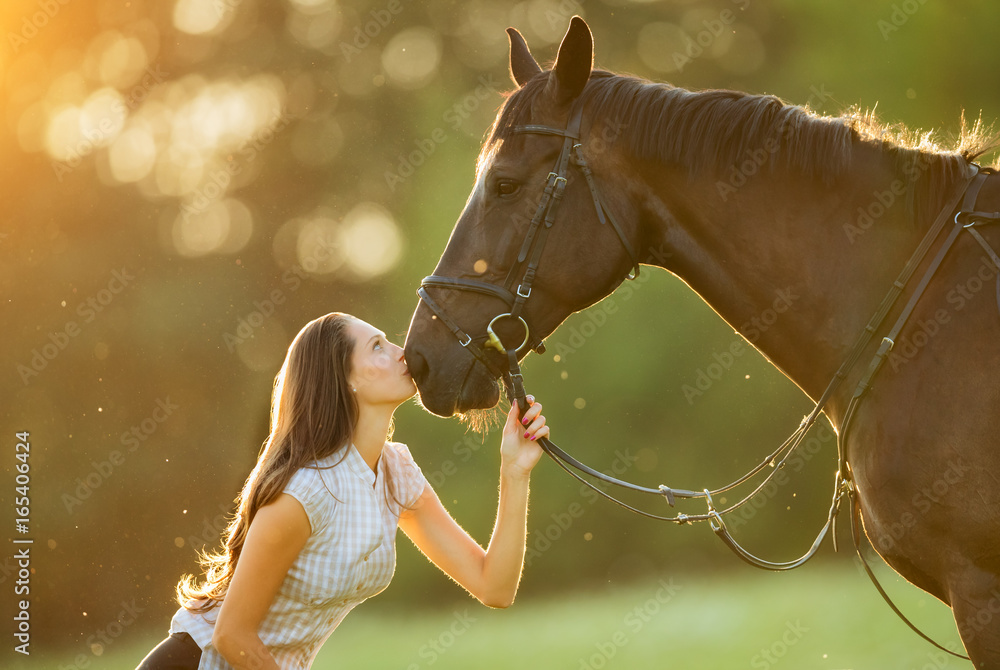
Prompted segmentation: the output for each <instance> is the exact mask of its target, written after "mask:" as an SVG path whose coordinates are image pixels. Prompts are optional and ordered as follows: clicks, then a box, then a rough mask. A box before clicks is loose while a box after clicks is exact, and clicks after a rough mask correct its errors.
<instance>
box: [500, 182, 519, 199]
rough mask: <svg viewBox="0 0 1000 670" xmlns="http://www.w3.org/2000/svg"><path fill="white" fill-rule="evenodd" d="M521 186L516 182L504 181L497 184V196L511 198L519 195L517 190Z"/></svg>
mask: <svg viewBox="0 0 1000 670" xmlns="http://www.w3.org/2000/svg"><path fill="white" fill-rule="evenodd" d="M519 188H520V185H519V184H518V183H517V182H516V181H510V180H509V179H505V180H503V181H498V182H497V195H499V196H511V195H514V194H515V193H517V189H519Z"/></svg>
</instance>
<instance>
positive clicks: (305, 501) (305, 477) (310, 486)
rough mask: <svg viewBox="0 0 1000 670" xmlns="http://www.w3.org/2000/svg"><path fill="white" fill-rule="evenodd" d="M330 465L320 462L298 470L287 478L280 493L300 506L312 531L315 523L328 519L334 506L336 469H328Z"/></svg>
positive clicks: (336, 486)
mask: <svg viewBox="0 0 1000 670" xmlns="http://www.w3.org/2000/svg"><path fill="white" fill-rule="evenodd" d="M331 465H332V464H330V463H325V461H320V462H318V463H316V462H314V463H310V464H308V465H305V466H303V467H301V468H299V469H298V470H296V471H295V472H294V473H293V474H292V476H291V478H289V480H288V483H287V484H285V488H284V490H283V491H282V492H283V493H286V494H288V495H290V496H292V497H293V498H295V499H296V500H298V501H299V502H300V503H301V504H302V506H303V507H304V508H305V510H306V513H307V514H308V515H309V519H310V522H311V523H312V524H313V529H314V530H315V529H316V526H317V522H318V521H320V520H321V519H324V518H326V517H328V516H329V514H330V513H331V512H332V508H333V506H334V505H335V504H336V500H337V498H336V496H337V489H338V488H339V486H338V481H337V477H336V476H335V473H336V470H337V468H335V467H330V466H331Z"/></svg>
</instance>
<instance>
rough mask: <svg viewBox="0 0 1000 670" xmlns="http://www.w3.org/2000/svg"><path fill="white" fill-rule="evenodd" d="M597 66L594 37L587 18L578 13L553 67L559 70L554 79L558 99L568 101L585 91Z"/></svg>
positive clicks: (554, 71)
mask: <svg viewBox="0 0 1000 670" xmlns="http://www.w3.org/2000/svg"><path fill="white" fill-rule="evenodd" d="M593 68H594V37H593V35H591V33H590V27H589V26H588V25H587V22H586V21H584V20H583V19H581V18H580V17H579V16H574V17H573V19H572V20H571V21H570V22H569V28H568V29H567V30H566V35H565V36H564V37H563V40H562V44H560V45H559V55H558V56H556V64H555V65H554V66H553V67H552V72H553V73H554V74H555V77H553V78H552V79H551V80H550V84H549V86H550V88H553V91H554V93H555V97H556V100H557V101H558V102H559V103H560V104H568V103H570V102H572V101H573V100H575V99H576V97H577V96H578V95H580V93H582V92H583V87H584V86H586V85H587V81H588V80H589V79H590V72H591V70H593Z"/></svg>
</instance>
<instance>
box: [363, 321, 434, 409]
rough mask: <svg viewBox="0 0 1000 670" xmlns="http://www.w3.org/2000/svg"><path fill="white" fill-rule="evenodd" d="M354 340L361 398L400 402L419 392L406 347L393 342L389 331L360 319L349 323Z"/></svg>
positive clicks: (364, 400) (373, 400)
mask: <svg viewBox="0 0 1000 670" xmlns="http://www.w3.org/2000/svg"><path fill="white" fill-rule="evenodd" d="M348 329H349V332H350V333H351V337H352V338H353V340H354V352H353V354H352V367H353V369H352V371H351V378H350V379H349V380H348V381H349V382H350V384H351V387H352V388H354V389H357V390H356V391H355V394H356V395H357V398H358V401H359V402H361V403H368V404H392V405H393V407H395V406H397V405H399V404H400V403H401V402H403V401H404V400H407V399H408V398H412V397H413V396H414V394H415V393H416V392H417V386H416V384H414V383H413V378H412V377H410V373H409V371H407V369H406V361H405V360H403V349H402V347H398V346H396V345H395V344H393V343H392V342H389V341H388V340H387V339H386V337H385V333H383V332H382V331H381V330H379V329H377V328H375V327H374V326H372V325H371V324H368V323H365V322H364V321H361V320H360V319H355V320H352V321H351V323H350V325H349V326H348Z"/></svg>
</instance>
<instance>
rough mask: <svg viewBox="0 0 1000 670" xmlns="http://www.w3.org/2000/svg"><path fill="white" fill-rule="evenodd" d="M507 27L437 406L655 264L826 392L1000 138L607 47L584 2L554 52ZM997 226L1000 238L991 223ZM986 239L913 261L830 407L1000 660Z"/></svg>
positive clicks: (945, 586)
mask: <svg viewBox="0 0 1000 670" xmlns="http://www.w3.org/2000/svg"><path fill="white" fill-rule="evenodd" d="M507 32H508V35H509V38H510V61H509V67H510V74H511V76H512V79H513V81H514V83H515V85H516V88H515V89H514V90H513V92H512V93H510V94H509V95H508V96H507V97H506V99H505V101H504V102H503V103H502V105H501V107H500V109H499V111H498V114H497V117H496V120H495V122H494V124H493V127H492V129H491V131H490V133H489V135H488V138H487V140H486V141H485V143H484V144H483V146H482V149H481V152H480V155H479V159H478V162H477V165H476V172H475V183H474V186H473V188H472V191H471V193H470V195H469V198H468V201H467V202H466V205H465V207H464V209H463V211H462V213H461V215H460V216H459V218H458V220H457V222H456V223H455V226H454V229H453V230H452V233H451V237H450V239H449V241H448V244H447V247H446V248H445V250H444V252H443V253H442V255H441V257H440V260H439V262H438V264H437V266H436V268H435V269H434V274H433V275H432V277H429V278H428V280H425V283H424V285H423V286H422V288H421V290H420V295H421V300H420V301H419V302H418V304H417V307H416V309H415V311H414V313H413V317H412V320H411V323H410V327H409V330H408V332H407V336H406V342H405V347H404V355H405V359H406V361H407V364H408V366H409V370H410V372H411V374H412V376H413V379H414V380H415V382H416V384H417V387H418V390H419V394H420V402H421V404H422V405H423V407H424V408H425V409H427V410H428V411H430V412H432V413H435V414H438V415H441V416H452V415H454V414H456V413H464V412H469V411H471V410H477V409H483V408H490V407H493V406H495V405H496V404H497V403H498V402H499V400H500V393H501V383H500V381H499V380H500V378H501V376H502V375H503V372H504V366H505V364H506V363H507V362H508V360H509V362H511V363H512V364H516V362H517V361H518V360H521V359H523V357H524V356H525V355H527V354H528V353H530V351H531V350H536V351H540V350H542V348H543V347H544V342H543V341H544V338H545V337H546V336H548V335H549V334H550V333H552V332H553V331H554V330H555V329H556V328H557V327H558V326H559V324H560V323H562V322H563V320H565V319H566V318H567V317H568V316H569V315H570V314H572V313H574V312H577V311H580V310H583V309H586V308H587V307H588V306H590V305H593V304H594V303H596V302H598V301H600V300H601V299H603V298H604V297H606V296H608V295H609V294H610V293H611V292H613V291H614V290H615V289H616V288H617V287H618V286H619V285H620V284H621V283H622V282H624V281H627V280H628V278H629V277H632V276H634V275H635V274H636V273H637V272H639V271H640V270H641V268H642V267H659V268H663V269H665V270H667V271H668V272H671V273H673V274H674V275H676V276H677V277H679V278H680V279H682V280H683V281H684V282H685V283H686V284H687V285H688V286H690V288H691V289H693V290H694V291H695V292H696V293H697V294H698V295H699V296H701V298H702V299H703V300H704V301H705V302H706V303H708V305H709V306H711V307H712V308H713V309H714V310H715V311H716V312H717V313H718V314H719V315H720V316H721V317H722V318H723V319H724V320H725V321H726V322H727V323H728V324H730V325H731V326H732V327H733V328H734V330H736V331H737V332H738V333H740V335H742V336H743V337H744V338H745V339H746V340H747V341H748V342H749V343H751V344H752V345H753V346H754V347H756V348H757V349H758V350H759V351H760V352H762V353H763V355H764V356H766V358H767V359H768V360H769V361H770V362H771V363H773V364H774V365H775V366H776V367H778V369H779V370H780V371H782V372H783V373H784V374H785V375H786V376H787V377H788V378H790V379H791V380H792V381H793V382H794V383H795V384H797V385H798V386H799V388H800V389H802V391H803V392H804V393H806V394H807V395H808V396H809V397H811V398H812V399H814V400H816V399H817V398H819V397H820V396H822V395H823V394H824V389H826V388H834V387H833V385H830V386H828V382H829V381H830V379H831V378H832V377H834V375H835V374H836V373H838V370H840V366H841V363H842V361H843V360H844V359H845V356H847V354H848V351H849V349H850V347H851V345H852V343H854V342H855V341H856V339H855V338H856V336H857V335H858V333H859V332H863V331H864V329H865V328H866V325H868V324H869V323H870V322H869V321H868V317H869V316H870V315H871V314H872V311H873V310H875V308H876V307H877V306H878V305H879V298H880V297H881V295H882V294H883V293H884V292H885V290H886V288H888V287H890V286H891V285H892V284H893V282H894V280H895V281H896V282H897V283H898V280H897V279H896V273H897V272H898V270H899V268H901V267H903V265H904V263H905V262H906V261H907V258H908V257H909V256H910V254H911V252H912V251H913V249H914V248H916V247H917V246H918V242H920V241H921V239H923V238H924V237H925V235H926V234H927V232H928V230H929V229H930V227H931V224H930V221H931V220H932V219H934V217H935V215H936V214H937V213H938V212H939V211H942V210H948V211H947V212H945V213H943V214H942V215H941V216H947V217H948V223H951V221H950V218H951V211H952V209H953V208H954V207H955V204H956V203H957V198H958V196H959V195H961V193H962V192H964V190H965V188H966V186H967V185H968V184H969V183H970V180H971V179H972V177H971V175H972V174H973V173H974V172H975V171H976V166H975V163H974V161H975V159H976V158H977V157H978V156H980V155H982V154H983V153H985V152H987V151H989V150H991V149H992V148H993V147H994V146H995V138H994V137H992V136H991V135H990V133H989V132H988V131H987V130H984V129H983V127H982V124H981V123H976V124H973V125H972V127H971V128H970V127H968V126H967V125H966V123H965V120H964V115H963V123H962V133H961V136H960V137H959V138H958V142H957V145H956V146H955V147H953V148H950V149H946V148H940V147H938V146H937V145H936V144H934V143H933V142H932V141H931V139H930V138H929V137H928V136H926V135H923V136H916V137H915V138H914V136H913V135H912V133H911V134H908V133H907V131H906V129H905V128H902V127H900V126H892V127H890V126H885V125H882V124H880V123H879V122H878V121H877V119H875V117H874V115H873V114H871V113H866V112H862V111H860V110H857V109H852V110H848V111H847V112H845V113H844V114H843V115H841V116H838V117H832V116H824V115H818V114H816V113H814V112H812V111H810V110H808V109H806V108H802V107H798V106H794V105H790V104H786V103H784V102H783V101H782V100H780V99H778V98H776V97H774V96H769V95H753V94H748V93H742V92H736V91H729V90H703V91H690V90H686V89H683V88H679V87H674V86H671V85H669V84H664V83H654V82H650V81H646V80H642V79H640V78H636V77H630V76H622V75H618V74H614V73H611V72H608V71H604V70H599V69H594V55H593V52H594V46H593V36H592V34H591V32H590V29H589V27H588V26H587V24H586V22H585V21H584V20H583V19H581V18H580V17H574V18H573V19H572V20H571V23H570V26H569V28H568V30H567V32H566V34H565V37H564V38H563V40H562V42H561V44H560V45H559V49H558V53H557V56H556V59H555V62H554V64H553V65H552V66H551V67H550V68H548V69H543V68H542V67H541V66H539V64H538V63H537V61H536V60H535V59H534V57H533V56H532V55H531V53H530V51H529V49H528V46H527V44H526V43H525V41H524V38H523V37H522V36H521V35H520V33H518V32H517V31H516V30H515V29H513V28H510V29H508V31H507ZM560 129H565V130H560ZM554 164H555V165H556V167H553V165H554ZM564 168H565V169H564ZM574 168H575V169H574ZM979 172H980V174H981V175H982V177H980V181H981V184H979V186H981V188H980V190H979V193H978V200H977V201H975V202H973V203H972V204H973V205H974V209H977V210H981V211H984V212H992V211H1000V178H998V177H996V176H995V174H994V173H993V171H992V170H989V169H983V170H981V171H979ZM941 216H939V217H938V218H939V219H940V218H941ZM998 217H1000V215H998ZM942 220H943V219H942ZM957 224H958V219H957V218H956V225H955V228H956V230H957V229H958V228H961V226H958V225H957ZM977 235H979V233H977ZM982 236H985V238H989V237H991V236H992V239H993V242H994V243H1000V239H998V238H997V235H996V231H995V230H994V229H987V228H983V232H982ZM949 239H950V238H949ZM971 240H972V237H971V236H969V235H966V234H964V232H962V233H960V234H959V235H958V236H957V237H956V238H955V242H954V244H953V246H952V248H951V251H949V252H948V253H947V254H946V255H944V257H943V258H938V259H936V260H935V261H931V260H929V259H927V258H922V259H921V260H920V262H919V268H917V271H918V272H920V271H923V270H924V269H925V268H927V267H928V266H930V265H931V263H932V262H937V263H938V264H937V265H936V271H935V272H934V274H933V277H932V278H931V280H930V281H929V282H926V286H924V287H923V289H922V290H923V293H922V295H920V297H919V300H917V301H916V304H915V305H909V306H908V307H907V309H910V310H911V312H909V319H908V320H907V321H906V322H905V324H904V325H903V326H902V328H901V329H900V330H899V332H898V333H896V334H895V339H894V342H888V344H887V343H886V341H885V339H884V340H883V341H881V342H880V341H879V339H878V337H874V338H872V339H871V341H870V342H868V343H867V344H864V345H863V349H862V350H861V352H860V353H861V354H862V360H867V359H868V358H869V357H872V356H874V355H875V354H876V353H879V354H880V355H882V356H883V359H882V361H883V362H884V363H885V365H882V366H881V371H880V372H879V373H878V376H877V377H876V378H875V379H874V382H873V383H872V384H871V386H870V387H868V388H866V390H865V392H864V393H863V398H862V402H860V403H855V404H854V405H852V402H851V401H852V398H853V397H854V395H855V394H857V393H858V392H857V391H856V390H855V389H856V388H858V385H859V382H860V381H861V380H862V379H863V378H864V377H865V373H866V371H865V369H864V367H865V366H863V365H862V366H853V367H851V368H850V369H849V370H845V371H843V372H842V373H840V376H841V377H843V379H842V381H843V383H842V384H840V385H839V386H836V387H835V390H833V391H832V392H831V393H829V394H828V396H829V397H828V398H826V399H825V404H824V406H823V408H822V411H823V412H824V413H825V414H826V416H827V418H828V420H829V421H830V422H831V423H832V425H833V426H834V427H835V428H836V429H837V431H838V433H839V434H840V435H839V437H840V439H841V442H842V444H841V450H842V454H841V458H842V463H843V465H844V466H846V467H847V468H848V471H849V474H850V480H851V486H852V487H853V491H854V493H855V494H856V498H855V500H856V505H857V510H858V513H859V514H860V517H861V518H862V519H863V527H864V532H865V533H866V534H867V537H868V539H869V540H870V542H871V543H872V546H873V547H874V548H875V550H876V551H877V552H878V554H879V555H880V556H881V557H882V558H883V559H884V560H885V561H886V562H887V563H888V564H889V565H890V566H891V567H892V568H893V569H894V570H896V571H897V572H898V573H899V574H900V575H902V576H903V577H904V578H906V579H907V580H909V581H910V582H911V583H913V584H915V585H916V586H918V587H919V588H921V589H923V590H925V591H927V592H928V593H930V594H932V595H934V596H935V597H937V598H938V599H940V600H941V601H943V602H944V603H946V604H947V605H948V606H950V607H951V609H952V612H953V614H954V618H955V621H956V623H957V626H958V630H959V633H960V635H961V638H962V641H963V643H964V645H965V647H966V650H967V653H968V654H969V657H970V659H971V660H972V661H973V663H974V664H975V666H976V667H977V668H994V669H996V668H1000V617H998V616H997V614H998V613H1000V579H998V576H1000V549H998V540H997V538H1000V513H998V510H1000V486H998V473H1000V448H998V447H1000V412H997V409H998V408H1000V385H998V384H997V383H996V373H997V371H998V370H1000V339H998V337H997V335H998V334H1000V317H998V314H997V305H995V304H993V300H992V299H991V296H990V294H991V293H992V291H991V290H982V289H983V287H989V286H990V284H991V281H992V280H993V279H994V278H995V277H997V276H998V269H997V265H996V261H995V260H994V259H995V258H996V256H995V254H994V256H993V257H992V258H991V257H990V256H989V254H988V252H986V251H984V249H987V248H988V244H987V242H988V239H984V241H983V242H982V244H983V245H986V246H982V247H981V246H980V245H977V244H975V243H974V242H973V241H971ZM994 246H995V244H994ZM515 287H516V288H515ZM899 288H900V291H902V289H903V286H902V285H901V286H900V287H899ZM905 288H906V292H907V293H909V294H911V295H912V294H913V289H912V288H911V287H909V286H906V287H905ZM997 291H998V300H1000V280H998V289H997ZM525 294H527V295H525ZM775 306H780V309H777V308H776V307H775ZM901 311H903V308H900V307H899V306H896V305H893V306H892V307H891V309H890V310H889V311H888V314H887V316H888V317H889V318H890V319H891V318H893V317H895V316H896V315H897V314H899V313H900V312H901ZM779 312H780V313H779ZM762 318H764V319H766V320H767V321H768V323H767V325H766V327H761V326H762V321H761V319H762ZM869 330H874V329H871V328H869ZM473 334H475V336H473ZM886 339H888V338H886ZM869 378H870V375H869ZM852 391H855V393H853V394H852ZM848 419H849V420H850V425H849V430H847V432H846V433H845V432H844V431H845V429H847V428H848V426H847V425H845V422H846V421H847V420H848Z"/></svg>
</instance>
